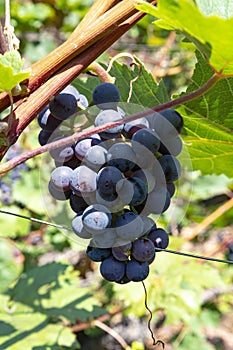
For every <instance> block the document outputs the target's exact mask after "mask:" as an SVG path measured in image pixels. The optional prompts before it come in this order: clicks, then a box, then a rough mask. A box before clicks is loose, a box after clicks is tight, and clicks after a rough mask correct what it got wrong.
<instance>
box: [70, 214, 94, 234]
mask: <svg viewBox="0 0 233 350" xmlns="http://www.w3.org/2000/svg"><path fill="white" fill-rule="evenodd" d="M72 229H73V231H74V233H75V234H76V235H77V236H78V237H80V238H83V239H90V238H91V237H92V236H91V233H90V232H88V231H87V230H86V229H85V227H84V226H83V222H82V214H80V215H76V216H75V217H74V218H73V220H72Z"/></svg>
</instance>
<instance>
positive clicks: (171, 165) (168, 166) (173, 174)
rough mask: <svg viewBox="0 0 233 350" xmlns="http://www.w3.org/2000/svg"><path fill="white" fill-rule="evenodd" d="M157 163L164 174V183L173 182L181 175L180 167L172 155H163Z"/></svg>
mask: <svg viewBox="0 0 233 350" xmlns="http://www.w3.org/2000/svg"><path fill="white" fill-rule="evenodd" d="M159 163H160V165H161V167H162V170H163V172H164V175H165V178H166V182H173V181H176V180H178V178H179V177H180V173H181V166H180V162H179V161H178V159H176V158H175V157H174V156H172V155H169V154H167V155H165V156H162V157H161V158H159Z"/></svg>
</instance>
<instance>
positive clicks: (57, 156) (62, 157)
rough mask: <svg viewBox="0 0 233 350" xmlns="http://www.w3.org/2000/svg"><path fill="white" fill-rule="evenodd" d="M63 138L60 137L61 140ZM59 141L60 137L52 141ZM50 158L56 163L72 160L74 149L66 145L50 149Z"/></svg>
mask: <svg viewBox="0 0 233 350" xmlns="http://www.w3.org/2000/svg"><path fill="white" fill-rule="evenodd" d="M63 137H64V136H62V137H61V138H63ZM58 139H60V137H58V138H56V139H54V140H53V141H56V140H58ZM49 153H50V155H51V157H52V158H53V159H54V160H56V161H58V162H60V163H61V162H62V163H65V162H68V161H69V160H70V159H72V158H73V156H74V148H73V145H66V146H61V147H58V148H55V149H52V150H51V151H49Z"/></svg>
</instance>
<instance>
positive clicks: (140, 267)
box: [126, 259, 149, 282]
mask: <svg viewBox="0 0 233 350" xmlns="http://www.w3.org/2000/svg"><path fill="white" fill-rule="evenodd" d="M148 275H149V263H148V262H147V261H144V262H139V261H136V260H134V259H131V260H129V261H128V262H127V264H126V276H127V277H128V279H129V280H130V281H133V282H140V281H143V280H145V279H146V278H147V276H148Z"/></svg>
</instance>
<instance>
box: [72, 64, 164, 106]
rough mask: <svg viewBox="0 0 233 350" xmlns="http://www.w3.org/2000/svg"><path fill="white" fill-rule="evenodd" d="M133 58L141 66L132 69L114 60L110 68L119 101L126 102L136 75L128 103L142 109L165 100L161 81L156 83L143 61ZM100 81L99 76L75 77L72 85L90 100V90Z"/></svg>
mask: <svg viewBox="0 0 233 350" xmlns="http://www.w3.org/2000/svg"><path fill="white" fill-rule="evenodd" d="M135 60H136V62H137V63H138V64H139V65H140V67H141V68H138V67H135V69H134V70H132V69H131V68H130V67H128V66H127V65H126V64H121V63H119V62H117V61H114V63H113V65H112V68H111V70H110V75H111V76H112V77H115V78H116V80H115V84H116V86H117V87H118V89H119V91H120V95H121V101H122V102H126V101H127V100H128V97H129V94H130V84H131V82H132V81H133V80H134V79H135V78H136V77H138V78H137V79H136V80H135V81H133V82H132V94H131V98H130V99H129V103H130V104H132V105H133V104H134V105H137V106H141V108H140V109H141V110H142V109H147V108H150V107H153V106H155V105H159V104H162V103H164V102H167V101H168V100H169V98H168V95H167V91H166V88H165V85H164V83H163V81H161V82H160V83H159V84H157V83H156V81H155V80H154V77H153V75H152V74H151V72H149V71H148V70H147V69H146V68H145V66H144V65H143V63H142V62H141V61H140V60H139V59H138V58H135ZM100 83H101V81H100V79H99V78H96V77H88V78H87V79H85V80H83V79H76V80H75V81H74V82H73V85H74V86H75V87H76V88H77V89H78V91H79V92H80V93H82V94H84V95H85V96H86V97H87V99H88V100H89V101H91V99H92V92H93V90H94V88H95V87H96V86H97V85H98V84H100Z"/></svg>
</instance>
